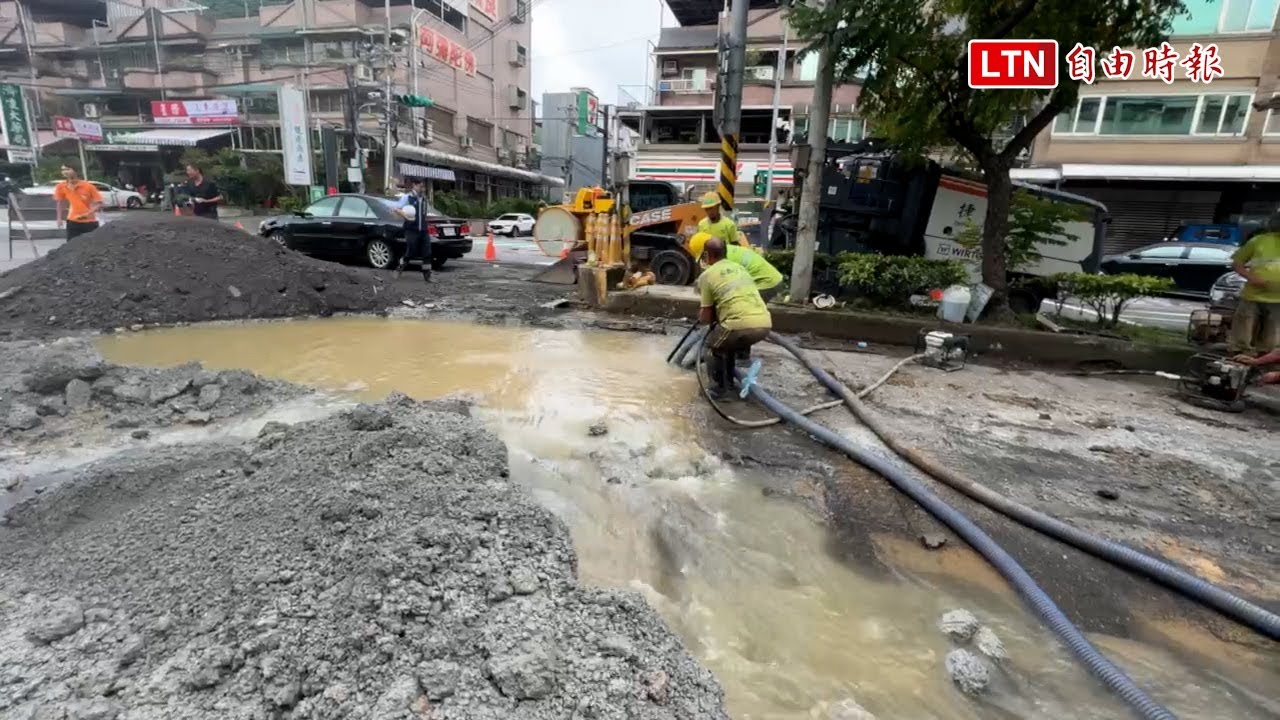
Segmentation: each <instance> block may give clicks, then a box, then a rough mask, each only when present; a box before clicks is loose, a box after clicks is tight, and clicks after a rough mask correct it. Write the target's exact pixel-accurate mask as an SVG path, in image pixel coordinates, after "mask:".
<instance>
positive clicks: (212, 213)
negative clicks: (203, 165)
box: [186, 165, 222, 220]
mask: <svg viewBox="0 0 1280 720" xmlns="http://www.w3.org/2000/svg"><path fill="white" fill-rule="evenodd" d="M186 193H187V196H188V197H190V198H191V211H192V213H193V214H194V215H195V216H196V217H203V218H209V219H210V220H217V219H218V203H220V202H222V193H220V192H218V186H217V184H215V183H214V182H213V181H212V180H208V179H206V178H205V176H204V172H203V171H201V170H200V167H199V166H197V165H188V166H187V187H186Z"/></svg>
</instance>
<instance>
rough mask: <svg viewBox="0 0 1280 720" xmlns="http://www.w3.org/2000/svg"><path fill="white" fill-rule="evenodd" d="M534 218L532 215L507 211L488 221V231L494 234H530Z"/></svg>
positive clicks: (513, 235) (512, 235)
mask: <svg viewBox="0 0 1280 720" xmlns="http://www.w3.org/2000/svg"><path fill="white" fill-rule="evenodd" d="M534 222H535V221H534V219H533V216H532V215H526V214H524V213H507V214H506V215H502V216H501V217H499V218H498V219H497V220H490V221H489V232H491V233H493V234H494V235H510V236H511V237H515V236H517V235H531V234H533V224H534Z"/></svg>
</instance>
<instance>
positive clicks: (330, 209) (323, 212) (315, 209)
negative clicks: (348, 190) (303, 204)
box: [306, 197, 342, 217]
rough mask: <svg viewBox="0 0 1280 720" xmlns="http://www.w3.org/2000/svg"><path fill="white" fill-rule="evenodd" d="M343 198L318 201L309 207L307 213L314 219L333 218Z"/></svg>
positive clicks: (328, 198)
mask: <svg viewBox="0 0 1280 720" xmlns="http://www.w3.org/2000/svg"><path fill="white" fill-rule="evenodd" d="M341 199H342V198H338V197H327V198H323V199H321V200H317V201H315V202H313V203H311V204H310V205H308V206H307V209H306V212H307V213H309V214H310V215H312V216H313V217H333V213H334V211H336V210H337V209H338V201H339V200H341Z"/></svg>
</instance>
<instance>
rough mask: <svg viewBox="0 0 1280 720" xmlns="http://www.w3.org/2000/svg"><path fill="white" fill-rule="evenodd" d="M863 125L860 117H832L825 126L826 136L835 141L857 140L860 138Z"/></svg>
mask: <svg viewBox="0 0 1280 720" xmlns="http://www.w3.org/2000/svg"><path fill="white" fill-rule="evenodd" d="M863 127H864V123H863V120H862V118H856V117H833V118H831V123H830V124H829V125H828V126H827V137H828V138H830V139H832V140H835V141H836V142H843V143H852V142H858V141H859V140H861V139H862V136H863Z"/></svg>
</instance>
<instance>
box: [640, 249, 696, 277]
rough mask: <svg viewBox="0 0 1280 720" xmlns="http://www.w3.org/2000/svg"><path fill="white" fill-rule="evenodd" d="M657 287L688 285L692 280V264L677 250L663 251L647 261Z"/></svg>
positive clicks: (686, 256)
mask: <svg viewBox="0 0 1280 720" xmlns="http://www.w3.org/2000/svg"><path fill="white" fill-rule="evenodd" d="M649 270H650V271H652V272H653V274H654V277H655V278H656V279H657V281H658V284H659V285H688V284H689V281H690V280H692V279H693V262H692V261H690V260H689V256H688V255H686V254H685V253H683V252H681V251H679V250H663V251H662V252H660V253H657V254H656V255H654V256H653V259H652V260H650V261H649Z"/></svg>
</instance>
